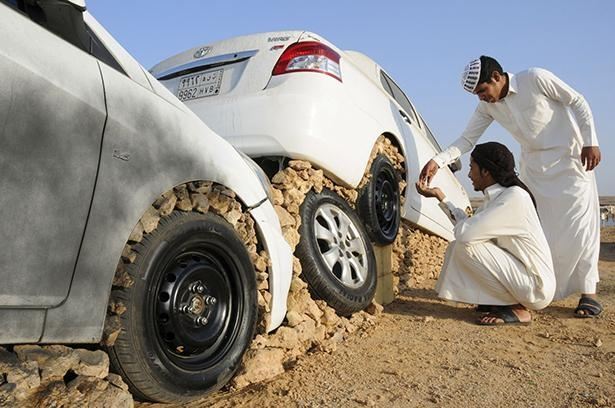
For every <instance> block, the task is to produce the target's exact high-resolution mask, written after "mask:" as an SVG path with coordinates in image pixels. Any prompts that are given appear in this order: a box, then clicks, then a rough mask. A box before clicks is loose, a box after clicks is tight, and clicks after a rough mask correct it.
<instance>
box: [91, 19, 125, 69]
mask: <svg viewBox="0 0 615 408" xmlns="http://www.w3.org/2000/svg"><path fill="white" fill-rule="evenodd" d="M85 28H86V30H87V32H88V35H89V36H90V49H89V52H90V54H92V55H93V56H94V57H96V58H97V59H99V60H100V61H102V62H104V63H105V64H107V65H109V66H110V67H111V68H113V69H115V70H117V71H118V72H120V73H122V74H124V75H126V76H128V74H126V71H124V69H123V68H122V66H121V65H120V63H119V62H117V60H116V59H115V58H114V57H113V55H111V53H110V52H109V50H108V49H107V48H106V47H105V46H104V45H103V43H102V41H100V39H99V38H98V37H97V36H96V34H94V31H92V29H91V28H90V27H89V26H88V25H87V24H86V25H85Z"/></svg>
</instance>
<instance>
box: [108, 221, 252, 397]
mask: <svg viewBox="0 0 615 408" xmlns="http://www.w3.org/2000/svg"><path fill="white" fill-rule="evenodd" d="M133 250H134V251H135V252H137V258H136V260H135V262H134V263H133V264H130V265H128V272H129V273H130V275H131V276H132V277H133V279H134V285H133V286H132V287H130V288H123V289H120V290H117V291H114V295H113V296H114V298H115V299H119V300H120V301H122V302H123V303H124V305H125V306H126V308H127V310H126V311H125V312H124V313H123V314H122V315H121V316H120V317H121V324H122V330H121V333H120V335H119V337H118V339H117V340H116V342H115V345H114V346H112V347H109V348H108V352H109V358H110V361H111V364H112V368H113V369H114V371H116V372H117V373H118V374H120V375H121V376H122V377H123V378H124V380H125V381H126V383H127V384H128V385H129V387H130V391H131V392H132V393H133V394H134V395H135V396H136V397H138V398H140V399H145V400H151V401H158V402H185V401H188V400H191V399H195V398H197V397H199V396H202V395H203V394H206V393H209V392H212V391H215V390H217V389H219V388H221V387H222V386H223V385H224V384H226V383H227V382H228V381H229V380H230V379H231V378H232V376H233V375H234V373H235V372H236V371H237V369H238V368H239V364H240V362H241V358H242V356H243V354H244V352H245V350H246V348H247V347H248V345H249V344H250V342H251V340H252V337H253V335H254V330H255V327H256V320H257V291H256V277H255V272H254V268H253V266H252V262H251V261H250V257H249V255H248V252H247V250H246V248H245V246H244V245H243V243H242V241H241V240H240V239H239V237H238V236H237V234H236V233H235V231H234V230H233V228H232V227H231V225H230V224H228V223H227V222H226V221H225V220H224V219H222V218H221V217H219V216H217V215H214V214H198V213H180V212H173V213H171V214H170V215H169V216H168V217H165V218H163V219H161V221H160V224H159V226H158V228H157V229H156V230H155V231H153V232H152V233H150V234H148V235H146V236H145V237H144V238H143V240H142V241H141V242H140V243H139V244H137V245H135V246H134V247H133ZM212 297H213V298H214V299H215V300H214V299H212ZM202 317H206V318H207V321H204V320H202V319H201V320H198V319H199V318H202Z"/></svg>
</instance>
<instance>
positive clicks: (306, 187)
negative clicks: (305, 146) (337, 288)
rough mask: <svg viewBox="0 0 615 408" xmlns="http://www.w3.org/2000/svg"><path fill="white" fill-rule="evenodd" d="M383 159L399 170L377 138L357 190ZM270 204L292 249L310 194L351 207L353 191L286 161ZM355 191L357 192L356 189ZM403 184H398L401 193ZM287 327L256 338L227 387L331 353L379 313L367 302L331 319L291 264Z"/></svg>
mask: <svg viewBox="0 0 615 408" xmlns="http://www.w3.org/2000/svg"><path fill="white" fill-rule="evenodd" d="M379 154H384V155H386V156H387V157H388V158H389V160H390V161H391V163H392V164H393V166H394V167H395V168H396V169H398V170H399V171H400V172H401V171H403V169H404V162H403V156H402V155H401V154H399V152H398V151H397V148H396V147H395V146H394V145H393V144H392V143H391V142H390V141H389V140H388V139H386V138H385V137H383V136H381V137H380V138H379V139H378V141H377V143H376V145H375V146H374V149H373V150H372V153H371V156H370V159H369V163H368V166H367V167H366V174H365V176H364V177H363V179H362V180H361V182H360V184H359V186H360V187H362V186H364V185H365V184H367V182H368V181H369V178H370V173H369V171H368V170H369V169H370V167H371V163H372V162H373V160H374V159H375V158H376V156H377V155H379ZM271 182H272V183H273V204H274V208H275V210H276V212H277V214H278V217H279V219H280V224H281V226H282V232H283V234H284V237H285V239H286V241H287V242H288V243H289V245H290V246H291V248H292V250H293V251H294V250H295V247H296V246H297V244H298V243H299V240H300V238H301V237H300V236H299V231H298V229H299V227H300V225H301V215H300V213H299V209H300V207H301V204H302V203H303V200H304V199H305V196H306V195H307V194H308V192H309V191H310V190H314V191H315V192H316V193H320V192H321V191H322V189H323V188H327V189H329V190H332V191H334V192H336V193H337V194H338V195H340V196H341V197H342V198H344V199H345V200H346V201H348V203H349V204H350V205H351V206H353V207H354V205H355V203H356V200H357V197H358V191H357V190H355V189H350V188H346V187H343V186H340V185H337V184H335V183H334V182H333V181H332V180H331V179H329V178H327V177H326V176H325V175H324V173H323V171H322V170H320V169H314V168H313V167H312V165H311V164H310V163H309V162H306V161H301V160H291V161H290V162H289V163H288V167H287V168H285V169H284V170H282V171H280V172H278V173H277V174H275V175H274V176H273V178H272V179H271ZM360 187H359V188H360ZM404 187H405V183H404V182H403V181H401V182H400V191H403V188H404ZM287 309H288V310H287V313H286V322H285V323H284V325H283V326H282V327H280V328H278V329H277V330H276V332H275V333H274V334H271V335H268V336H266V335H259V336H257V338H256V339H255V341H254V342H253V343H252V345H251V346H250V349H249V350H248V352H247V353H246V356H245V358H244V361H243V365H242V367H241V369H240V371H239V374H238V375H237V376H235V378H234V379H233V380H232V383H231V385H232V387H233V388H235V389H239V388H242V387H245V386H246V385H249V384H252V383H257V382H260V381H264V380H267V379H270V378H272V377H274V376H276V375H278V374H280V373H282V372H283V371H284V367H285V366H288V365H289V363H291V362H292V361H293V360H294V359H296V358H297V356H299V355H301V354H303V353H305V352H306V351H307V350H311V349H318V350H324V351H332V350H334V349H335V348H336V345H337V344H338V343H339V342H341V341H342V340H343V339H344V338H346V337H347V336H348V335H350V334H352V333H354V332H356V331H357V330H361V331H365V330H368V329H369V328H370V327H372V326H373V325H374V324H375V321H376V320H377V317H378V316H379V315H380V314H381V312H382V310H383V308H382V306H381V305H379V304H377V303H375V302H372V304H371V305H370V306H369V307H368V308H367V310H366V311H362V312H359V313H355V314H354V315H353V316H352V318H350V319H347V318H345V317H340V316H338V315H337V314H336V312H335V310H334V309H333V308H331V307H329V306H328V305H327V304H326V302H324V301H322V300H314V299H312V297H311V296H310V292H309V291H308V287H307V284H306V283H305V282H304V281H303V280H302V279H301V263H300V262H299V260H298V259H297V258H296V257H295V258H294V259H293V278H292V281H291V287H290V293H289V296H288V302H287Z"/></svg>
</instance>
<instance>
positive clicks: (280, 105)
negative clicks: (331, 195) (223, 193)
mask: <svg viewBox="0 0 615 408" xmlns="http://www.w3.org/2000/svg"><path fill="white" fill-rule="evenodd" d="M280 36H284V37H290V38H296V37H298V38H299V41H318V42H321V43H323V44H325V45H327V46H328V47H330V48H332V49H333V50H334V51H335V52H337V53H338V54H340V56H341V58H340V63H339V65H340V71H341V81H339V80H337V79H336V78H333V77H331V76H328V75H323V74H320V73H315V72H292V73H287V74H282V75H275V76H272V75H271V72H272V69H273V66H274V65H275V62H276V61H277V60H275V59H274V58H272V56H273V54H270V53H268V51H269V50H268V49H267V48H266V47H263V46H262V44H263V42H264V40H265V39H266V38H276V37H280ZM258 44H261V48H255V47H258ZM286 45H287V44H284V46H286ZM208 47H210V48H211V50H210V52H209V54H208V55H209V56H208V58H212V59H213V58H215V57H216V56H218V54H217V53H216V51H217V50H223V51H224V53H227V54H228V53H231V52H235V53H241V52H243V51H247V50H250V52H251V53H253V55H252V56H251V57H250V58H249V59H247V60H245V61H241V68H240V69H239V68H238V67H236V66H234V64H232V63H231V64H229V65H224V66H223V67H220V66H215V67H209V68H207V69H206V70H205V71H203V72H210V71H213V70H220V69H223V70H224V72H223V74H222V76H223V78H224V76H225V75H226V72H227V70H228V72H229V75H228V77H232V78H233V79H232V81H231V80H229V81H231V82H232V83H233V86H234V88H233V91H232V92H225V89H224V81H223V82H222V85H221V88H220V93H219V94H217V95H214V96H207V97H202V98H198V99H192V100H186V101H185V102H184V103H185V104H186V106H188V107H189V108H190V109H192V110H193V111H194V112H195V113H196V114H197V115H198V116H199V117H200V118H201V119H203V121H204V122H205V123H207V124H208V125H209V126H210V127H211V128H212V129H213V130H214V131H216V132H217V133H218V134H220V135H222V136H223V137H224V138H226V139H227V140H228V141H229V142H231V143H232V144H233V145H235V146H236V147H237V148H239V149H240V150H242V151H244V152H245V153H247V154H248V155H250V156H252V157H259V156H285V157H290V158H293V159H304V160H308V161H310V162H311V163H313V164H314V165H315V166H317V167H319V168H322V169H323V170H324V171H325V173H326V174H327V175H328V176H329V177H331V178H333V179H334V180H336V181H337V182H339V183H340V184H342V185H345V186H347V187H356V186H357V185H358V184H359V182H360V180H361V179H362V177H363V175H364V173H365V171H366V164H367V161H368V158H369V155H370V153H371V150H372V147H373V146H374V144H375V142H376V140H377V138H378V137H379V136H380V135H387V137H389V138H391V139H393V140H394V141H396V144H397V145H398V146H399V147H400V149H401V151H402V153H403V154H404V156H405V157H406V175H407V182H408V184H409V187H408V188H407V189H406V191H405V195H406V200H405V203H404V207H403V209H402V213H401V215H402V217H404V218H406V219H408V220H410V221H411V222H413V223H416V224H417V225H419V226H421V227H423V228H424V229H426V230H428V231H431V232H433V233H435V234H438V235H440V236H442V237H444V238H445V239H448V240H451V239H453V235H452V229H453V225H452V223H451V222H450V220H449V219H448V218H447V217H446V215H445V214H444V213H443V212H442V211H441V210H440V209H439V208H438V206H437V202H436V200H428V199H425V198H423V197H421V196H420V195H419V194H418V193H417V192H416V190H415V189H414V187H413V186H412V184H413V183H414V182H415V181H416V180H417V179H418V175H419V173H420V170H421V168H422V166H423V165H424V164H425V163H426V162H427V161H428V160H429V159H431V158H432V157H433V156H434V155H435V154H437V153H438V152H439V151H440V147H439V145H438V144H437V141H435V139H433V136H432V135H431V132H430V130H429V129H428V128H427V126H426V124H425V123H424V121H423V120H422V118H421V117H420V115H418V113H417V112H416V110H415V108H414V106H413V105H412V103H411V102H410V101H408V104H407V106H402V105H400V104H399V103H398V101H397V99H396V98H394V97H393V95H392V94H391V91H387V90H386V89H385V85H384V84H383V83H382V78H381V77H384V76H387V75H386V73H385V72H384V70H383V69H382V68H381V67H380V66H378V64H376V63H375V62H374V61H373V60H371V59H370V58H369V57H367V56H365V55H363V54H361V53H358V52H354V51H350V52H344V51H342V50H340V49H338V48H337V47H335V46H334V45H333V44H331V43H330V42H328V41H327V40H326V39H324V38H322V37H321V36H319V35H317V34H314V33H311V32H307V31H296V32H294V33H293V32H282V33H276V32H272V33H264V34H254V35H251V36H243V37H237V38H232V39H229V40H224V41H219V42H216V43H213V44H210V45H209V46H208ZM194 50H195V49H191V50H189V51H186V52H184V53H182V54H178V55H177V56H175V57H172V58H170V59H168V60H165V61H163V62H161V63H160V64H158V65H156V66H155V67H154V68H152V69H151V72H152V74H153V75H154V76H155V77H157V78H159V79H160V80H161V82H162V83H163V84H164V85H165V86H166V87H167V88H168V89H169V90H170V91H171V92H173V93H177V92H178V90H179V87H180V83H181V81H182V80H183V79H185V78H187V77H188V76H189V75H194V73H195V72H198V71H194V70H193V71H191V72H190V73H189V74H186V73H182V71H175V73H174V74H171V75H169V74H168V73H172V72H174V71H173V70H174V67H177V66H181V65H182V64H186V63H188V62H189V61H191V58H192V55H191V54H190V53H191V52H194ZM276 52H277V53H279V54H280V55H281V52H280V49H276ZM162 73H167V75H166V76H165V77H161V74H162ZM248 73H249V75H248ZM239 75H241V76H240V77H238V76H239ZM244 81H245V83H246V84H245V85H244V84H243V82H244ZM391 81H392V80H391ZM255 83H257V84H259V85H260V86H263V88H260V87H258V86H255V85H254V84H255ZM386 86H387V87H388V85H386ZM389 89H390V87H389ZM399 92H401V93H402V94H403V91H401V90H400V91H399ZM404 98H405V96H404ZM406 111H408V112H406ZM434 185H439V186H441V187H442V188H443V190H444V191H446V192H447V195H448V198H449V199H450V200H451V201H452V202H453V203H455V204H456V205H458V206H459V207H462V208H465V207H468V206H469V205H470V204H469V200H468V197H467V194H466V192H465V190H464V189H463V187H462V186H461V184H460V183H459V182H458V181H457V180H456V178H455V176H454V175H453V173H452V172H451V171H450V169H448V168H445V169H442V170H441V171H440V172H438V174H437V175H436V178H435V179H434Z"/></svg>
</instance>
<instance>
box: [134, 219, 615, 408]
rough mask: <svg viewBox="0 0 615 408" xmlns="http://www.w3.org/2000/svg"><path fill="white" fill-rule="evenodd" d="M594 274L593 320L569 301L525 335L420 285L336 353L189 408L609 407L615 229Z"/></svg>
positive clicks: (313, 356) (613, 399)
mask: <svg viewBox="0 0 615 408" xmlns="http://www.w3.org/2000/svg"><path fill="white" fill-rule="evenodd" d="M599 268H600V272H601V282H600V284H599V289H598V294H599V296H600V301H601V302H602V304H603V306H604V307H605V309H606V311H605V312H604V313H603V314H602V315H601V316H600V317H598V318H595V319H579V318H575V317H573V310H574V308H575V306H576V303H577V300H578V299H577V298H576V297H571V298H568V299H566V300H563V301H558V302H555V303H553V304H552V305H551V306H549V307H548V308H547V309H545V310H543V311H540V312H537V313H534V321H533V323H532V324H531V325H530V326H501V327H482V326H477V325H475V324H474V321H475V318H476V313H475V312H474V311H473V310H472V308H471V307H470V306H463V305H454V304H449V303H445V302H443V301H441V300H439V299H438V298H437V297H436V296H435V293H434V291H433V286H434V283H435V282H434V281H433V280H426V281H423V282H422V283H421V284H420V285H418V286H417V287H416V288H411V289H406V290H405V291H404V292H403V293H402V294H400V296H398V298H397V300H396V301H395V302H394V303H392V304H390V305H387V306H386V307H385V309H384V313H383V314H382V316H381V318H380V319H379V321H378V324H377V325H376V326H374V327H372V328H371V329H369V330H368V331H367V332H362V333H361V334H357V335H356V336H354V337H351V338H350V339H348V340H347V341H345V342H343V343H342V344H341V345H340V346H339V347H337V349H336V350H335V351H331V352H330V353H327V352H323V351H317V352H313V353H308V354H306V355H304V356H301V357H299V358H298V360H297V362H296V363H295V364H294V365H293V366H292V367H291V368H290V369H288V370H287V371H286V372H285V373H284V374H281V375H280V376H278V377H276V378H275V379H273V380H272V381H270V382H268V383H264V384H263V383H261V384H256V385H253V386H250V387H247V388H244V389H242V390H240V391H237V392H232V391H226V392H221V393H218V394H217V395H216V396H215V397H214V398H210V399H206V400H202V401H197V402H194V403H192V404H190V405H188V406H189V407H205V406H212V407H216V408H226V407H270V406H280V407H361V406H378V407H460V406H472V407H520V406H521V407H562V408H563V407H593V406H596V407H613V406H615V314H613V310H614V308H615V227H607V228H603V230H602V245H601V253H600V263H599ZM137 406H142V407H145V406H148V407H154V406H159V405H151V404H139V403H137Z"/></svg>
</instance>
